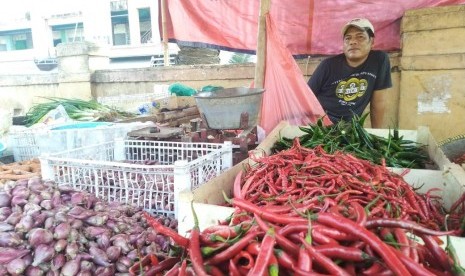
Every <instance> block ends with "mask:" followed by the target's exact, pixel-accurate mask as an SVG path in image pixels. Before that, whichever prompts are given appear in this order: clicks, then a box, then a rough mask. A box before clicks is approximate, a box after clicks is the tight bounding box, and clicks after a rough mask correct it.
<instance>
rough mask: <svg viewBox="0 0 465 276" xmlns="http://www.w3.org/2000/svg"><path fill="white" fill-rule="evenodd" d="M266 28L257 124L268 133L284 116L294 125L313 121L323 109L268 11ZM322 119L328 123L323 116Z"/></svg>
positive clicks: (320, 114)
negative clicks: (259, 115)
mask: <svg viewBox="0 0 465 276" xmlns="http://www.w3.org/2000/svg"><path fill="white" fill-rule="evenodd" d="M266 32H267V35H266V36H267V39H266V43H267V47H266V66H265V68H266V72H265V83H264V88H265V93H264V95H263V102H262V111H261V112H262V113H261V117H260V126H261V127H262V128H263V129H265V131H266V133H269V132H270V131H271V130H273V128H274V127H275V126H276V125H277V124H278V123H279V122H280V121H283V120H286V121H289V123H290V124H293V125H307V124H310V123H316V121H317V120H318V118H321V117H323V116H324V114H325V112H324V110H323V108H322V107H321V104H320V102H319V101H318V99H317V98H316V97H315V95H314V94H313V92H312V91H311V89H310V87H309V86H308V85H307V82H306V80H305V79H304V77H303V75H302V71H301V70H300V68H299V66H298V65H297V63H296V61H295V60H294V58H293V57H292V55H291V53H290V52H289V50H288V49H287V48H286V47H284V45H283V43H282V42H281V40H280V39H279V37H278V33H277V31H276V27H275V26H274V24H273V21H272V20H271V18H270V16H269V15H268V16H267V18H266ZM323 122H324V123H325V124H327V125H329V124H331V122H330V121H329V119H328V118H327V117H326V116H325V117H324V119H323Z"/></svg>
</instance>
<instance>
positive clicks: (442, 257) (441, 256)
mask: <svg viewBox="0 0 465 276" xmlns="http://www.w3.org/2000/svg"><path fill="white" fill-rule="evenodd" d="M420 238H421V239H422V240H423V242H424V243H425V247H426V248H427V249H429V251H430V252H431V254H432V255H433V257H434V258H435V259H436V262H437V263H438V264H439V265H440V266H441V268H442V269H443V270H445V271H449V272H452V264H451V262H450V261H451V260H450V258H449V256H448V255H447V253H446V251H445V250H444V249H442V248H441V247H440V246H439V244H438V243H437V242H436V241H435V240H434V239H433V237H431V236H429V235H420Z"/></svg>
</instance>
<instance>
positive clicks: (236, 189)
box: [233, 170, 243, 198]
mask: <svg viewBox="0 0 465 276" xmlns="http://www.w3.org/2000/svg"><path fill="white" fill-rule="evenodd" d="M241 181H242V170H241V171H239V173H238V174H237V175H236V178H235V179H234V185H233V195H234V197H235V198H243V197H242V193H241Z"/></svg>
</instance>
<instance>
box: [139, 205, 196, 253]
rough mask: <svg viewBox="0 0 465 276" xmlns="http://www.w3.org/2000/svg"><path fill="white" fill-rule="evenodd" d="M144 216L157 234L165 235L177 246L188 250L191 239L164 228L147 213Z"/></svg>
mask: <svg viewBox="0 0 465 276" xmlns="http://www.w3.org/2000/svg"><path fill="white" fill-rule="evenodd" d="M143 215H144V217H145V219H146V220H147V222H148V223H149V224H150V226H152V228H153V229H155V231H157V233H159V234H162V235H165V236H167V237H169V238H171V239H173V241H174V242H175V243H176V244H177V245H179V246H181V247H183V248H187V247H188V246H189V239H187V238H185V237H183V236H181V235H179V234H178V233H177V232H176V231H175V230H173V229H171V228H169V227H166V226H164V225H163V224H161V223H160V222H159V221H158V220H156V219H155V218H153V217H152V216H151V215H149V214H148V213H147V212H144V213H143Z"/></svg>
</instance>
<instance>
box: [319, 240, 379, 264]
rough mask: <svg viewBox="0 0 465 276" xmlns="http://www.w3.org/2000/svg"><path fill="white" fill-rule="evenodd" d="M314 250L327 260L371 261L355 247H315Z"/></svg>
mask: <svg viewBox="0 0 465 276" xmlns="http://www.w3.org/2000/svg"><path fill="white" fill-rule="evenodd" d="M315 250H316V251H317V252H319V253H321V254H323V255H325V256H326V257H328V258H331V259H333V258H336V259H341V260H344V261H354V262H363V261H366V260H370V259H372V258H371V257H370V256H369V255H368V254H367V253H365V252H363V251H362V250H360V249H358V248H355V247H347V246H342V245H332V244H329V245H317V246H315Z"/></svg>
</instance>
